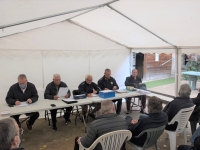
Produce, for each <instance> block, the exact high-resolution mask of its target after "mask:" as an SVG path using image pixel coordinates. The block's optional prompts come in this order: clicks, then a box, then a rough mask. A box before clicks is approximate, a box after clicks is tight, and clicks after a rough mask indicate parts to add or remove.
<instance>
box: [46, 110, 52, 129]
mask: <svg viewBox="0 0 200 150" xmlns="http://www.w3.org/2000/svg"><path fill="white" fill-rule="evenodd" d="M46 115H47V119H48V122H49V127H50V126H51V123H50V119H49V113H48V110H47V111H46Z"/></svg>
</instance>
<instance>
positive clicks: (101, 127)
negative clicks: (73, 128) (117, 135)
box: [74, 101, 128, 150]
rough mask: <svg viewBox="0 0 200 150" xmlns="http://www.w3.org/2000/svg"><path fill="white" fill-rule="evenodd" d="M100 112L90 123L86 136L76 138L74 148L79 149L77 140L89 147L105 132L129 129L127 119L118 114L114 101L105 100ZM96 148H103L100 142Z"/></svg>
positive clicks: (99, 149)
mask: <svg viewBox="0 0 200 150" xmlns="http://www.w3.org/2000/svg"><path fill="white" fill-rule="evenodd" d="M100 114H101V115H100V116H98V117H97V118H96V120H94V121H93V122H92V123H91V124H90V126H89V128H88V132H87V134H86V136H84V137H78V138H76V140H75V148H74V149H78V145H77V142H78V144H79V143H80V142H81V144H82V145H83V146H84V147H86V148H88V147H90V146H91V145H92V143H93V142H94V141H95V140H96V139H97V138H98V137H100V136H101V135H103V134H106V133H108V132H112V131H117V130H127V129H128V128H127V123H126V120H125V119H124V118H122V117H120V116H118V115H117V114H116V112H115V107H114V105H113V102H112V101H103V102H102V103H101V110H100ZM95 149H96V150H97V149H98V150H102V147H101V145H100V144H98V145H97V146H96V148H95Z"/></svg>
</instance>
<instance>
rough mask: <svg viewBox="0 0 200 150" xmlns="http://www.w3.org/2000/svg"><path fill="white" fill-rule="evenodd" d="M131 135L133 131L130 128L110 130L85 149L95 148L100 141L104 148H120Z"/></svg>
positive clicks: (113, 149) (106, 149) (117, 149)
mask: <svg viewBox="0 0 200 150" xmlns="http://www.w3.org/2000/svg"><path fill="white" fill-rule="evenodd" d="M131 136H132V133H131V131H129V130H117V131H113V132H109V133H106V134H104V135H102V136H100V137H99V138H97V139H96V140H95V141H94V143H93V144H92V145H91V146H90V147H89V148H85V150H93V149H94V148H95V147H96V146H97V144H98V143H100V144H101V146H102V150H120V149H121V147H122V144H123V143H124V142H125V141H127V140H130V139H131Z"/></svg>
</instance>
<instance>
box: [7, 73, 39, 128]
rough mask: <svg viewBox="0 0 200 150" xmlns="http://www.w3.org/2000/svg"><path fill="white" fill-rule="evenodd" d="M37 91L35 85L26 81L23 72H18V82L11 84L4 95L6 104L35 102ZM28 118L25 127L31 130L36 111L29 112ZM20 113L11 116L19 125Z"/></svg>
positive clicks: (37, 114) (36, 114) (36, 116)
mask: <svg viewBox="0 0 200 150" xmlns="http://www.w3.org/2000/svg"><path fill="white" fill-rule="evenodd" d="M38 97H39V96H38V93H37V90H36V88H35V85H34V84H32V83H30V82H28V80H27V78H26V75H25V74H20V75H19V76H18V83H15V84H13V85H12V86H11V87H10V89H9V91H8V93H7V96H6V102H7V104H8V105H16V106H17V105H20V104H21V102H27V103H29V104H32V103H35V102H36V101H37V100H38ZM29 115H30V119H29V120H28V121H27V122H26V125H27V128H28V130H29V131H32V125H33V124H34V122H35V120H36V119H37V118H38V117H39V113H38V112H32V113H29ZM19 116H20V115H13V116H11V117H13V118H14V119H15V120H16V122H17V124H18V125H19V127H20V128H21V124H20V122H19Z"/></svg>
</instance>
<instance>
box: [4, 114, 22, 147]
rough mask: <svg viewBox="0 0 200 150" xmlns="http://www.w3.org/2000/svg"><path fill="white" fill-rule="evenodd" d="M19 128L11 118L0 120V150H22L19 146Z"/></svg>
mask: <svg viewBox="0 0 200 150" xmlns="http://www.w3.org/2000/svg"><path fill="white" fill-rule="evenodd" d="M20 142H21V140H20V134H19V127H18V125H17V123H16V121H15V120H14V119H12V118H7V119H3V120H0V149H1V150H23V149H24V148H19V145H20Z"/></svg>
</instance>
